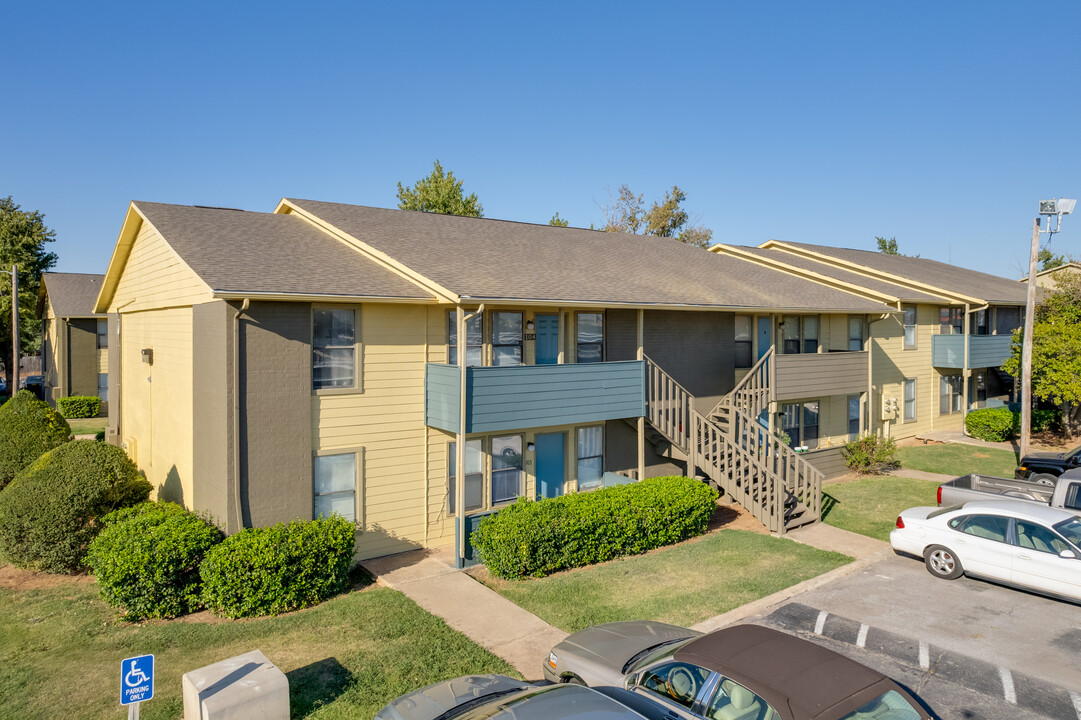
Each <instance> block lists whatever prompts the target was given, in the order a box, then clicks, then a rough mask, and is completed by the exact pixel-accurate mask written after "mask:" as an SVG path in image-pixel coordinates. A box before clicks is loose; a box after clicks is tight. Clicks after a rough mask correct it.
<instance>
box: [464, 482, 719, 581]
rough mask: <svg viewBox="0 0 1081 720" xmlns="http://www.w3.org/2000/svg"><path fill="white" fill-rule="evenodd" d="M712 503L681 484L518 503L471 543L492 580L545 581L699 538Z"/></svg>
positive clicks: (694, 486) (699, 489)
mask: <svg viewBox="0 0 1081 720" xmlns="http://www.w3.org/2000/svg"><path fill="white" fill-rule="evenodd" d="M716 499H717V491H716V490H714V489H713V488H711V487H710V486H709V485H707V484H705V483H703V482H701V481H699V480H694V479H691V478H686V477H658V478H650V479H648V480H643V481H642V482H637V483H629V484H627V485H617V486H615V487H610V488H605V489H603V490H596V491H594V492H588V493H574V494H572V495H563V496H561V497H557V498H550V499H545V500H527V499H525V498H521V499H519V500H518V501H517V502H516V503H514V504H513V505H510V506H509V507H506V508H503V509H502V510H500V511H499V512H498V513H497V514H494V515H491V516H489V517H487V518H485V519H484V520H482V521H481V523H480V526H479V527H478V528H477V529H476V530H475V531H474V532H473V534H472V536H471V542H472V544H473V547H474V548H476V549H477V551H478V552H479V553H480V557H481V559H482V561H483V562H484V564H485V565H486V566H488V570H489V571H490V572H491V573H492V574H493V575H495V576H496V577H501V578H505V579H508V580H513V579H516V578H521V577H525V576H528V575H532V576H535V577H542V576H544V575H548V574H550V573H553V572H555V571H557V570H565V569H567V568H573V567H582V566H584V565H592V564H594V563H599V562H604V561H605V560H611V559H612V558H616V557H621V556H624V555H636V554H639V553H644V552H646V551H647V550H652V549H653V548H657V547H661V546H662V545H670V544H672V543H677V542H680V541H681V540H686V539H687V538H690V537H694V536H696V535H701V534H702V533H704V532H705V531H706V528H707V526H708V524H709V518H710V516H711V515H712V514H713V511H714V509H715V505H714V502H715V501H716Z"/></svg>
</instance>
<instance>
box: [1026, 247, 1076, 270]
mask: <svg viewBox="0 0 1081 720" xmlns="http://www.w3.org/2000/svg"><path fill="white" fill-rule="evenodd" d="M1036 259H1037V260H1039V261H1040V272H1043V271H1044V270H1051V269H1053V268H1057V267H1061V266H1062V265H1065V264H1066V263H1068V262H1070V258H1067V257H1066V256H1065V255H1056V254H1054V253H1053V252H1051V251H1050V250H1049V249H1048V248H1040V252H1039V253H1037V255H1036ZM1026 274H1027V273H1026Z"/></svg>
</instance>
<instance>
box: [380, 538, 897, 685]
mask: <svg viewBox="0 0 1081 720" xmlns="http://www.w3.org/2000/svg"><path fill="white" fill-rule="evenodd" d="M785 537H787V538H789V539H791V540H794V541H796V542H799V543H803V544H805V545H810V546H812V547H816V548H819V549H821V550H832V551H834V552H839V553H843V554H845V555H848V556H850V557H853V558H855V559H856V561H855V562H851V563H848V564H847V565H844V566H842V567H839V568H837V569H836V570H832V571H830V572H827V573H823V574H822V575H819V576H818V577H814V578H811V579H810V580H806V581H804V582H802V583H799V584H797V585H793V586H792V587H790V588H787V589H785V590H782V591H780V592H777V593H774V594H773V595H770V596H768V597H764V598H761V599H759V600H756V601H754V602H751V603H748V604H747V605H744V606H742V607H739V608H736V609H735V610H732V611H730V612H727V613H724V614H722V615H717V616H715V617H712V618H709V619H707V620H704V621H702V622H700V623H698V624H696V625H694V626H693V627H694V628H695V629H696V630H701V631H702V632H709V631H710V630H716V629H717V628H721V627H725V626H726V625H731V624H732V623H736V622H739V621H740V620H742V619H744V618H746V617H750V616H752V615H758V614H762V612H763V611H764V610H765V609H766V608H770V607H772V606H774V605H777V604H780V603H782V602H784V601H786V600H788V599H790V598H792V597H794V596H796V595H799V594H800V593H803V592H806V591H808V590H813V589H815V588H817V587H821V586H822V585H825V584H827V583H830V582H832V581H834V580H836V579H838V578H840V577H844V576H846V575H851V574H853V573H856V572H859V571H861V570H862V569H863V568H865V567H867V566H868V565H870V564H871V563H873V562H875V561H877V560H879V559H881V558H882V557H884V556H885V555H886V553H887V552H888V551H889V547H890V546H889V543H884V542H882V541H880V540H875V539H873V538H869V537H865V536H863V535H857V534H856V533H851V532H848V531H847V530H841V529H840V528H835V527H833V526H832V525H826V524H825V523H815V524H814V525H805V526H804V527H802V528H797V529H795V530H792V531H791V532H789V533H788V534H787V535H786V536H785ZM361 564H362V565H363V566H364V568H365V569H366V570H368V572H370V573H371V574H372V575H374V576H375V578H376V582H378V583H379V584H380V585H385V586H387V587H389V588H392V589H394V590H398V591H400V592H401V593H403V594H405V595H406V596H407V597H409V598H410V599H411V600H413V602H415V603H417V605H420V606H421V607H422V608H424V609H425V610H427V611H428V612H430V613H432V614H433V615H438V616H439V617H441V618H443V620H444V621H445V622H446V623H447V625H449V626H450V627H452V628H454V629H455V630H457V631H459V632H461V633H463V634H464V635H466V636H467V637H469V638H470V639H472V640H473V641H474V642H476V643H477V644H478V645H480V646H482V647H484V648H486V649H487V650H489V651H491V652H492V653H493V654H495V655H498V656H499V657H501V658H503V659H504V660H506V661H507V662H508V663H510V664H511V665H513V666H514V667H515V669H516V670H518V672H520V673H522V675H523V676H524V677H525V678H527V679H540V678H541V663H542V662H543V660H544V658H545V657H547V655H548V651H549V650H551V648H552V646H553V645H555V644H556V643H558V642H560V641H561V640H563V638H565V637H567V633H565V632H563V631H562V630H560V629H559V628H557V627H553V626H552V625H549V624H548V623H546V622H544V621H543V620H541V619H540V618H538V617H537V616H536V615H534V614H532V613H530V612H528V611H527V610H524V609H522V608H520V607H518V606H517V605H515V604H514V603H512V602H511V601H510V600H507V599H506V598H504V597H503V596H502V595H500V594H499V593H497V592H495V591H494V590H491V589H489V588H487V587H485V586H484V585H482V584H481V583H479V582H477V581H476V580H474V579H473V578H471V577H470V576H469V575H467V574H466V573H464V572H462V571H460V570H456V569H455V568H454V552H453V550H452V549H441V550H416V551H413V552H407V553H401V554H399V555H391V556H390V557H383V558H376V559H374V560H365V561H364V562H363V563H361Z"/></svg>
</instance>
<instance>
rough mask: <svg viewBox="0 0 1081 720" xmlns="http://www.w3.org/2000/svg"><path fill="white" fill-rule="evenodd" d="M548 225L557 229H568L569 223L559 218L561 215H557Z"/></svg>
mask: <svg viewBox="0 0 1081 720" xmlns="http://www.w3.org/2000/svg"><path fill="white" fill-rule="evenodd" d="M548 224H549V225H554V226H555V227H567V224H568V223H567V221H566V220H564V219H563V218H561V217H559V213H556V214H555V215H553V216H552V219H551V220H549V221H548Z"/></svg>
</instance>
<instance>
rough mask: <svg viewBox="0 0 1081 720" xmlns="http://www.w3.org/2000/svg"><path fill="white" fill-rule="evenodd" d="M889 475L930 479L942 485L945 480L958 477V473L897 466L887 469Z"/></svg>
mask: <svg viewBox="0 0 1081 720" xmlns="http://www.w3.org/2000/svg"><path fill="white" fill-rule="evenodd" d="M886 474H887V475H893V476H895V477H905V478H912V479H913V480H930V481H931V482H936V483H938V484H939V485H941V484H942V483H944V482H949V481H950V480H954V479H956V477H957V476H956V475H943V474H942V473H933V472H924V471H923V470H910V469H909V468H897V469H896V470H887V471H886Z"/></svg>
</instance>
